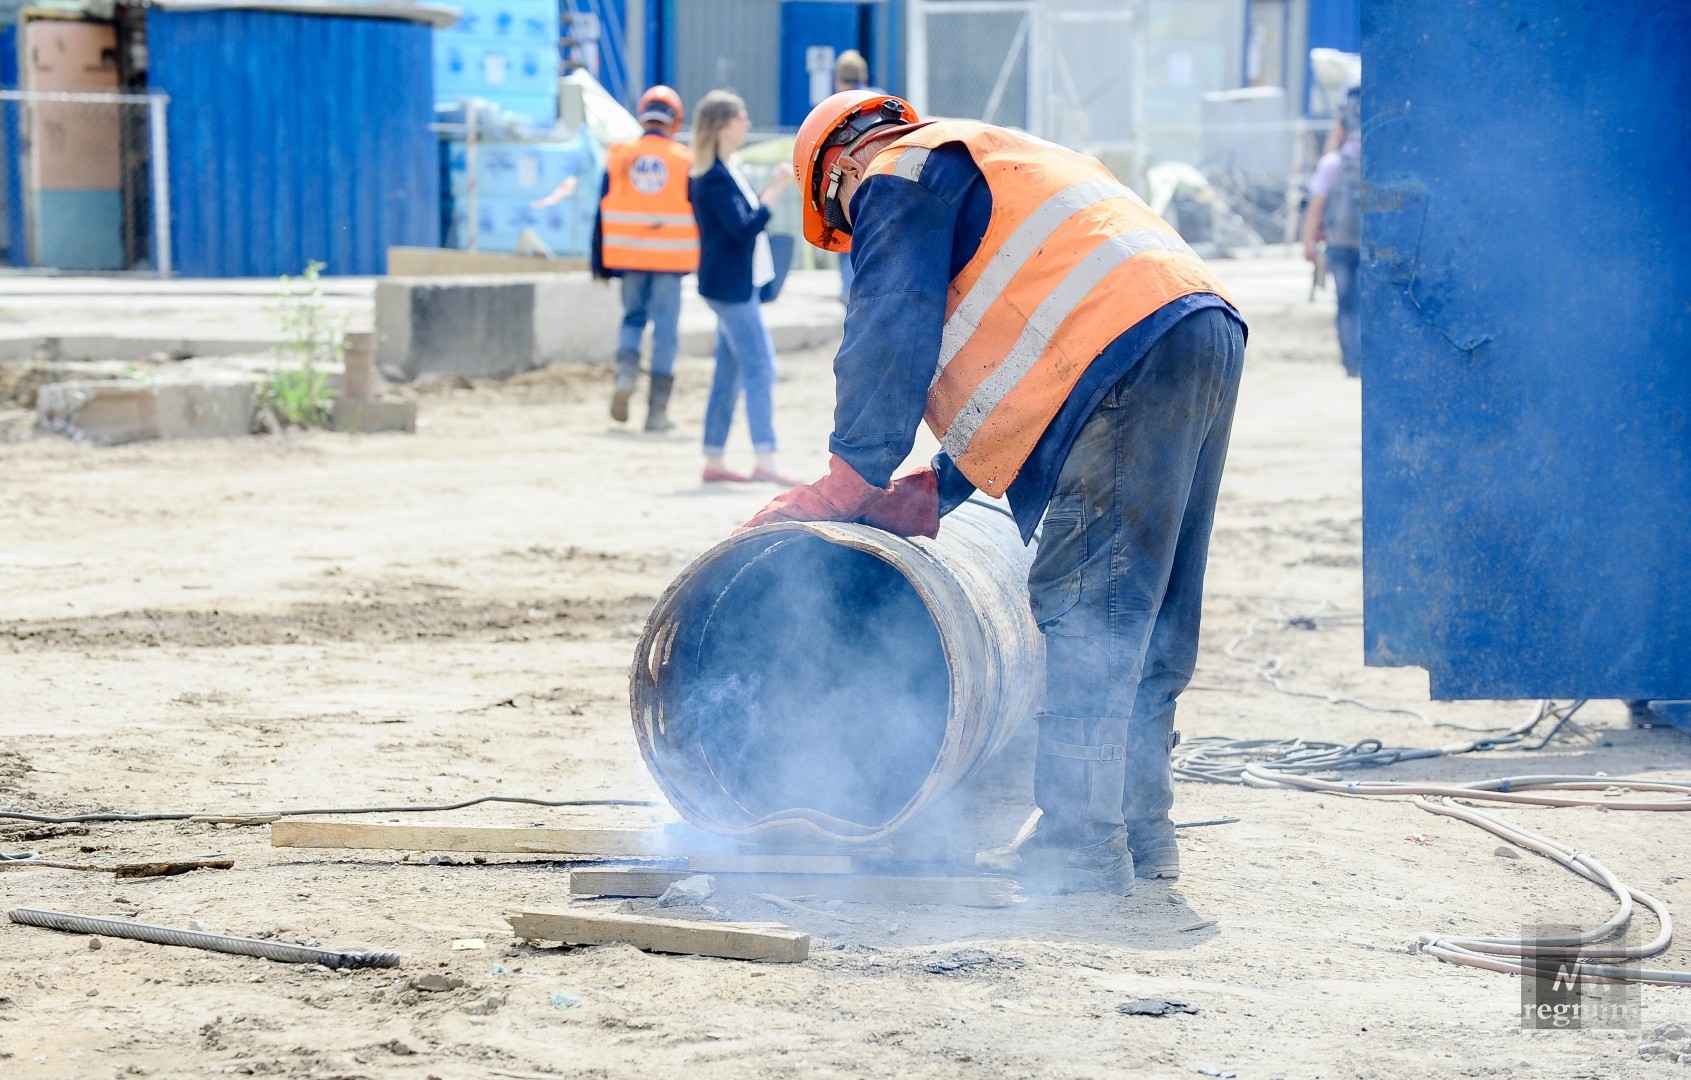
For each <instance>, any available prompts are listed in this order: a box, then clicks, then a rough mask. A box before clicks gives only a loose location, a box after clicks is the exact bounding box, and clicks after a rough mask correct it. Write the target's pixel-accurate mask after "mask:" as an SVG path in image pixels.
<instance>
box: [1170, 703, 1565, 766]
mask: <svg viewBox="0 0 1691 1080" xmlns="http://www.w3.org/2000/svg"><path fill="white" fill-rule="evenodd" d="M1584 704H1585V702H1584V701H1574V702H1570V703H1568V704H1566V705H1558V704H1557V703H1555V702H1553V701H1542V702H1538V703H1537V704H1536V705H1535V706H1534V709H1533V714H1532V715H1531V716H1530V717H1528V718H1527V719H1526V720H1525V721H1523V722H1521V723H1519V724H1516V725H1515V726H1514V727H1512V728H1508V729H1502V730H1496V731H1494V732H1493V733H1491V734H1486V735H1481V736H1478V737H1476V738H1472V739H1464V740H1462V741H1460V742H1454V743H1447V744H1445V745H1444V746H1425V747H1414V746H1386V745H1385V744H1384V743H1383V742H1381V741H1380V740H1379V739H1361V740H1358V741H1357V742H1354V743H1337V742H1324V741H1322V740H1319V739H1298V738H1294V739H1230V738H1227V737H1225V736H1220V735H1204V736H1198V737H1196V738H1192V739H1183V740H1182V741H1181V742H1180V744H1179V745H1178V746H1176V747H1175V748H1174V751H1173V753H1171V754H1170V755H1169V757H1170V762H1171V764H1172V767H1173V769H1174V775H1175V776H1176V777H1178V778H1179V779H1182V780H1196V781H1201V782H1205V783H1211V784H1247V785H1249V784H1251V783H1252V781H1251V779H1250V775H1249V773H1250V767H1251V766H1252V765H1261V766H1264V767H1268V768H1272V769H1274V770H1275V771H1276V772H1279V773H1291V774H1303V773H1316V772H1343V771H1345V770H1347V769H1360V768H1379V767H1381V766H1385V765H1396V764H1399V763H1401V762H1405V761H1419V760H1424V759H1427V758H1440V757H1450V756H1453V755H1455V754H1472V753H1478V752H1481V751H1485V750H1497V749H1501V748H1503V747H1516V748H1518V749H1522V750H1541V749H1543V748H1544V747H1545V746H1547V745H1549V743H1550V740H1551V739H1553V738H1555V736H1556V734H1557V733H1558V732H1560V731H1561V729H1562V728H1563V727H1564V726H1566V725H1568V724H1570V723H1572V720H1571V718H1572V716H1573V715H1574V713H1576V712H1578V711H1579V710H1580V708H1581V706H1583V705H1584ZM1546 720H1552V721H1554V723H1553V724H1552V725H1551V727H1550V730H1549V731H1547V732H1546V733H1545V734H1544V736H1543V737H1542V738H1540V739H1539V740H1538V741H1537V742H1528V741H1527V738H1528V736H1529V735H1531V734H1532V733H1533V732H1534V730H1535V729H1536V728H1537V727H1538V726H1539V725H1540V724H1542V723H1544V722H1545V721H1546Z"/></svg>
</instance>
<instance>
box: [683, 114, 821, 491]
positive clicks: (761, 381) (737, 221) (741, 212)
mask: <svg viewBox="0 0 1691 1080" xmlns="http://www.w3.org/2000/svg"><path fill="white" fill-rule="evenodd" d="M751 126H752V121H751V117H750V116H748V115H747V113H746V103H745V102H744V101H742V100H740V97H739V95H737V94H733V93H730V92H729V91H727V90H712V91H711V92H710V93H708V94H706V95H705V96H704V98H703V99H701V100H700V102H699V104H698V107H697V108H695V109H694V110H693V172H692V175H693V180H692V184H691V186H690V190H689V198H690V199H691V201H692V204H693V216H694V217H695V218H696V219H697V220H698V223H699V295H700V296H702V297H704V298H705V302H706V303H708V304H709V305H710V306H711V310H713V311H715V312H716V371H715V374H713V375H712V377H711V384H710V399H709V401H708V402H707V403H706V405H705V430H704V451H705V470H704V478H705V479H706V480H707V481H711V480H735V481H745V480H757V481H766V482H769V483H775V484H783V485H786V486H789V487H790V486H792V485H793V484H794V483H795V481H793V480H791V479H789V478H788V477H786V476H783V475H782V474H781V470H780V468H779V467H778V466H777V465H776V462H775V397H774V391H775V343H774V342H773V341H771V340H770V337H769V331H768V329H766V328H765V327H764V325H763V314H762V312H760V311H759V310H758V290H759V289H761V288H762V287H763V285H764V284H765V283H767V282H769V281H772V280H774V278H775V260H774V259H773V257H772V256H771V254H770V249H769V237H767V236H766V235H764V228H765V227H766V226H767V225H768V224H769V210H770V207H771V206H773V205H774V204H775V202H776V201H777V200H778V199H780V197H781V193H782V191H784V190H785V189H786V185H787V183H788V182H789V181H790V180H791V174H790V173H789V172H788V171H787V170H786V169H777V170H776V172H775V175H774V176H773V177H771V178H770V181H769V183H768V184H767V185H765V187H764V189H763V191H762V192H754V191H753V190H752V187H751V185H750V184H749V183H747V182H746V178H745V177H744V176H743V175H741V173H740V170H739V169H737V168H736V167H735V166H734V163H733V155H734V152H735V151H736V150H738V149H740V147H742V146H744V145H745V143H746V133H747V132H748V131H750V130H751ZM742 389H743V390H744V391H745V395H746V421H747V423H748V424H750V425H751V433H752V448H753V450H754V451H755V452H756V454H757V461H756V467H755V468H754V469H753V470H752V473H751V475H750V476H746V475H744V474H742V473H737V472H733V471H732V470H730V469H729V468H728V465H727V463H726V462H725V461H724V460H723V451H724V449H725V448H726V447H727V444H728V429H729V428H730V427H731V426H732V425H733V422H734V406H735V404H736V403H737V402H738V401H739V398H740V391H741V390H742Z"/></svg>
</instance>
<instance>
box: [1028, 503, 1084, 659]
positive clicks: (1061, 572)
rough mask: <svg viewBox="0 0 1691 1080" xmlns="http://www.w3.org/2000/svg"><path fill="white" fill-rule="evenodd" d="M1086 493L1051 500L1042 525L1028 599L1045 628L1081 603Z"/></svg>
mask: <svg viewBox="0 0 1691 1080" xmlns="http://www.w3.org/2000/svg"><path fill="white" fill-rule="evenodd" d="M1085 505H1086V503H1085V496H1084V495H1081V494H1080V493H1079V492H1074V493H1072V494H1068V495H1059V496H1057V497H1056V498H1054V499H1052V500H1051V505H1050V506H1049V507H1048V508H1047V509H1046V511H1045V520H1044V521H1043V522H1042V523H1041V525H1040V532H1039V554H1037V555H1036V556H1034V560H1033V567H1032V568H1031V569H1030V570H1029V571H1028V600H1029V602H1030V604H1031V606H1032V608H1033V621H1034V622H1036V623H1038V624H1039V628H1040V629H1041V630H1043V629H1045V628H1046V627H1047V626H1049V625H1050V624H1052V623H1054V622H1056V621H1057V620H1058V619H1061V618H1062V617H1063V616H1064V615H1066V614H1068V613H1069V610H1070V609H1071V608H1073V607H1074V606H1075V604H1077V603H1079V602H1080V579H1081V571H1082V570H1083V569H1084V568H1085V566H1086V514H1085V512H1084V507H1085Z"/></svg>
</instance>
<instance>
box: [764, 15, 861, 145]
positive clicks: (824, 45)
mask: <svg viewBox="0 0 1691 1080" xmlns="http://www.w3.org/2000/svg"><path fill="white" fill-rule="evenodd" d="M879 6H880V5H878V4H875V3H821V2H817V0H786V2H784V3H783V4H782V5H781V126H782V127H787V128H796V127H798V126H799V125H800V124H801V123H803V122H804V118H805V116H807V115H808V114H809V113H810V107H811V106H812V105H814V104H816V102H818V101H820V100H822V98H825V97H827V96H828V95H829V94H832V93H833V92H834V59H835V58H836V57H838V56H839V55H840V53H843V52H845V51H846V50H847V49H856V50H857V51H858V52H860V53H862V54H863V55H864V56H865V57H867V58H868V60H869V64H870V71H871V72H873V71H875V70H876V68H875V63H876V58H875V56H874V54H873V52H872V51H871V49H872V42H873V40H874V33H873V32H874V23H873V19H874V15H875V9H876V8H878V7H879Z"/></svg>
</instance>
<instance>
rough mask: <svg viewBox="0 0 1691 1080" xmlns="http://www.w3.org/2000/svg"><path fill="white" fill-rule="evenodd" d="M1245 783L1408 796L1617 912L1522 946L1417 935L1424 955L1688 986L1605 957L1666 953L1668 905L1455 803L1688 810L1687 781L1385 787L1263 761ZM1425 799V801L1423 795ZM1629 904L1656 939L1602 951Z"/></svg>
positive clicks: (1574, 779) (1536, 836) (1664, 973)
mask: <svg viewBox="0 0 1691 1080" xmlns="http://www.w3.org/2000/svg"><path fill="white" fill-rule="evenodd" d="M1243 782H1244V783H1245V784H1246V785H1247V786H1250V787H1262V788H1282V789H1284V788H1297V789H1302V790H1304V791H1315V792H1320V793H1322V794H1327V795H1352V796H1364V797H1374V798H1382V797H1386V798H1389V797H1394V796H1404V795H1408V796H1412V797H1413V800H1414V803H1415V805H1416V806H1417V807H1418V808H1420V809H1422V810H1425V811H1427V812H1428V813H1430V814H1441V815H1443V816H1445V817H1453V818H1456V819H1458V820H1460V821H1466V822H1467V823H1468V824H1470V825H1476V826H1478V827H1479V828H1481V829H1484V830H1485V831H1487V832H1489V833H1491V834H1492V835H1493V836H1497V837H1499V838H1501V839H1504V840H1507V841H1509V843H1511V844H1514V845H1515V846H1516V847H1521V848H1525V849H1527V850H1528V851H1532V852H1536V853H1537V854H1540V855H1543V856H1544V857H1545V858H1548V859H1551V860H1553V861H1555V862H1558V863H1560V864H1561V865H1563V866H1565V867H1567V868H1568V869H1569V870H1572V871H1573V872H1574V873H1576V874H1578V875H1579V876H1580V877H1583V878H1585V879H1586V880H1587V881H1591V882H1594V883H1596V884H1598V885H1600V886H1602V887H1603V888H1604V889H1607V890H1608V891H1609V892H1610V893H1613V894H1614V896H1615V899H1616V900H1617V901H1618V903H1619V907H1618V909H1617V910H1616V912H1615V914H1614V915H1613V916H1612V917H1610V919H1609V920H1608V921H1607V922H1605V923H1603V924H1602V925H1601V926H1598V927H1596V928H1594V929H1591V930H1587V931H1584V932H1583V933H1579V934H1575V935H1572V936H1567V937H1558V938H1543V939H1537V940H1533V939H1528V938H1509V937H1464V936H1458V935H1454V934H1425V933H1424V934H1421V935H1420V936H1419V938H1418V939H1417V947H1418V948H1419V949H1420V951H1422V952H1424V953H1427V954H1428V955H1430V956H1435V957H1437V958H1438V959H1440V960H1443V961H1445V962H1447V963H1452V964H1462V965H1465V966H1467V967H1476V968H1485V969H1486V970H1488V971H1501V972H1506V973H1508V974H1511V975H1519V976H1523V977H1524V976H1533V975H1539V973H1540V972H1541V971H1542V970H1543V969H1544V967H1545V965H1546V964H1547V963H1549V962H1554V961H1562V960H1566V961H1568V964H1567V967H1568V968H1570V969H1572V971H1573V972H1574V973H1577V974H1578V976H1579V977H1580V978H1581V979H1585V980H1587V981H1590V982H1625V983H1650V984H1653V985H1657V986H1691V971H1675V970H1671V969H1664V968H1646V967H1630V966H1623V965H1617V964H1606V963H1602V962H1601V961H1604V960H1640V959H1643V958H1644V957H1647V956H1655V955H1658V954H1659V953H1662V952H1664V951H1666V950H1667V948H1668V946H1669V945H1670V944H1672V942H1673V917H1672V915H1671V914H1669V912H1668V908H1667V905H1666V904H1664V903H1662V901H1661V900H1659V899H1657V898H1656V897H1654V896H1651V895H1650V894H1648V893H1644V892H1640V891H1639V890H1637V889H1634V888H1632V887H1631V886H1630V885H1628V884H1627V883H1626V882H1624V881H1622V880H1621V879H1620V878H1619V877H1618V876H1617V875H1616V874H1615V873H1614V872H1613V871H1612V870H1610V869H1609V868H1608V867H1606V866H1604V865H1603V864H1602V863H1600V862H1598V861H1597V860H1596V859H1595V858H1593V857H1592V856H1590V855H1588V854H1586V853H1584V852H1582V851H1579V850H1577V849H1575V848H1574V847H1572V846H1571V845H1568V844H1564V843H1562V842H1561V841H1559V840H1555V839H1552V838H1551V837H1548V836H1544V835H1542V834H1540V833H1535V832H1531V831H1529V830H1527V829H1524V828H1522V827H1521V826H1519V825H1517V824H1515V823H1514V822H1511V821H1507V820H1505V819H1503V818H1500V817H1497V816H1496V815H1494V814H1488V813H1486V812H1485V811H1483V810H1480V809H1478V808H1476V807H1472V806H1463V805H1461V804H1460V803H1458V802H1457V801H1456V800H1458V799H1462V800H1468V801H1474V802H1502V803H1514V804H1517V805H1528V806H1563V807H1566V806H1597V807H1602V808H1603V809H1605V810H1647V811H1648V810H1653V811H1658V812H1660V811H1668V812H1673V811H1680V812H1684V811H1691V783H1683V782H1674V781H1667V780H1642V779H1637V778H1634V777H1628V776H1559V775H1551V776H1506V777H1499V778H1496V779H1492V780H1479V781H1475V782H1473V783H1469V784H1437V783H1424V782H1410V783H1393V782H1390V781H1368V780H1359V781H1346V780H1321V779H1318V778H1316V777H1312V776H1298V775H1294V774H1291V773H1287V772H1284V771H1281V770H1279V769H1276V768H1270V767H1265V766H1263V765H1259V764H1250V765H1246V766H1244V769H1243ZM1629 790H1630V791H1648V792H1658V793H1661V794H1675V795H1678V798H1671V799H1638V798H1623V797H1620V793H1622V792H1625V791H1629ZM1538 791H1548V792H1565V791H1600V792H1603V794H1602V795H1600V796H1599V797H1597V798H1592V799H1578V798H1570V797H1568V796H1566V795H1560V794H1547V795H1546V794H1534V792H1538ZM1429 796H1430V797H1429ZM1635 904H1636V905H1642V906H1643V907H1645V908H1648V909H1649V910H1650V912H1651V914H1653V915H1654V916H1655V917H1656V921H1657V924H1658V926H1659V927H1660V929H1659V931H1658V932H1657V934H1656V936H1655V938H1654V939H1652V940H1651V941H1650V942H1648V943H1647V944H1644V945H1639V946H1627V945H1603V944H1599V943H1600V942H1602V941H1603V940H1604V939H1606V938H1610V937H1613V936H1614V935H1615V934H1617V933H1619V932H1620V931H1621V930H1623V929H1625V928H1626V926H1627V925H1628V924H1629V923H1630V922H1631V921H1632V917H1633V914H1634V912H1635Z"/></svg>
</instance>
